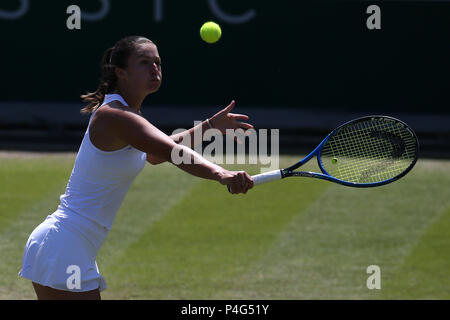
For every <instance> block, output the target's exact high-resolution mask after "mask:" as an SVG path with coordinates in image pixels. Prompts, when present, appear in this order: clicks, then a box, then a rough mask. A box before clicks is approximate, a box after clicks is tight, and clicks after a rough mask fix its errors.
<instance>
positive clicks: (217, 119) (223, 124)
mask: <svg viewBox="0 0 450 320" xmlns="http://www.w3.org/2000/svg"><path fill="white" fill-rule="evenodd" d="M235 105H236V102H235V101H234V100H232V101H231V103H230V104H229V105H228V106H226V107H225V108H224V109H222V110H220V111H219V112H217V113H216V114H215V115H213V116H212V117H211V118H209V123H210V125H211V127H212V128H214V129H217V130H219V131H220V132H221V133H222V134H225V133H226V130H227V129H233V130H235V129H244V130H247V129H253V125H251V124H250V123H246V122H242V121H246V120H248V116H247V115H244V114H237V113H230V111H231V110H232V109H233V108H234V106H235ZM210 125H209V124H208V121H207V120H205V121H202V122H201V123H199V124H198V125H196V126H195V127H192V128H191V129H189V130H186V131H183V132H180V133H177V134H174V135H171V136H170V138H171V139H172V140H173V141H175V142H176V143H180V142H185V141H189V142H190V145H188V147H189V148H191V149H193V148H195V144H194V143H195V142H196V141H195V139H194V134H195V135H196V136H199V135H200V133H199V132H202V134H204V133H205V131H206V130H208V129H211V127H210ZM188 136H189V138H188ZM202 138H203V136H202ZM147 161H148V162H149V163H151V164H153V165H156V164H160V163H162V162H164V160H163V159H159V158H157V157H155V156H154V155H151V154H147Z"/></svg>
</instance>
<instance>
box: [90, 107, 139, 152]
mask: <svg viewBox="0 0 450 320" xmlns="http://www.w3.org/2000/svg"><path fill="white" fill-rule="evenodd" d="M142 121H146V120H145V119H144V118H142V117H141V116H140V115H139V114H138V113H137V112H136V111H135V110H133V109H131V108H130V107H127V106H124V105H123V104H122V103H120V102H119V101H112V102H111V103H108V104H106V105H104V106H102V107H101V108H100V109H98V110H97V111H96V112H95V114H94V116H93V118H92V121H91V124H90V136H91V141H92V143H93V144H94V145H95V146H96V147H98V148H99V149H101V150H104V151H114V150H118V149H120V148H123V147H124V146H126V145H127V144H128V142H127V141H125V140H124V138H123V136H124V135H123V133H124V132H127V131H134V130H135V129H136V127H137V125H136V124H139V123H141V124H142Z"/></svg>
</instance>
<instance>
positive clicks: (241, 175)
mask: <svg viewBox="0 0 450 320" xmlns="http://www.w3.org/2000/svg"><path fill="white" fill-rule="evenodd" d="M229 186H230V187H229V189H228V190H229V191H230V192H231V193H232V194H239V193H244V194H246V193H247V191H248V190H249V189H251V188H253V179H252V177H251V176H249V175H248V174H247V172H245V171H238V172H235V175H234V177H233V179H232V181H231V183H230V184H229Z"/></svg>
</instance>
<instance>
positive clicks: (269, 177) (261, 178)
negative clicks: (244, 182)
mask: <svg viewBox="0 0 450 320" xmlns="http://www.w3.org/2000/svg"><path fill="white" fill-rule="evenodd" d="M282 178H283V177H282V175H281V170H279V169H277V170H273V171H269V172H264V173H261V174H257V175H255V176H252V179H253V185H254V186H256V185H259V184H263V183H266V182H270V181H275V180H280V179H282ZM227 188H228V192H230V193H231V189H230V185H227Z"/></svg>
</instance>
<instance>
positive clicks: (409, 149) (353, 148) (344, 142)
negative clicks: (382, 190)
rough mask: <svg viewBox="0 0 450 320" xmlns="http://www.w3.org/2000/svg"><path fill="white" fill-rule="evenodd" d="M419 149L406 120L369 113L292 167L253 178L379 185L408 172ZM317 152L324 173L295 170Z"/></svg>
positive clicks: (259, 181) (258, 181)
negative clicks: (305, 178) (300, 178)
mask: <svg viewBox="0 0 450 320" xmlns="http://www.w3.org/2000/svg"><path fill="white" fill-rule="evenodd" d="M418 152H419V141H418V139H417V136H416V134H415V133H414V131H413V130H412V129H411V128H410V127H409V126H408V125H407V124H406V123H404V122H403V121H400V120H398V119H395V118H392V117H387V116H376V115H375V116H367V117H362V118H358V119H354V120H351V121H349V122H346V123H344V124H342V125H341V126H339V127H337V128H336V129H334V130H333V131H332V132H331V133H330V134H328V136H327V137H326V138H325V139H323V141H322V142H321V143H320V144H319V145H318V146H317V147H316V149H314V151H312V152H311V153H310V154H309V155H307V156H306V157H305V158H303V159H302V160H300V161H299V162H297V163H296V164H294V165H292V166H290V167H289V168H286V169H281V170H274V171H269V172H266V173H262V174H258V175H255V176H252V178H253V182H254V185H255V186H256V185H260V184H263V183H266V182H270V181H274V180H279V179H284V178H288V177H309V178H318V179H323V180H327V181H332V182H336V183H339V184H341V185H344V186H350V187H359V188H366V187H377V186H381V185H385V184H388V183H391V182H394V181H396V180H398V179H400V178H401V177H403V176H404V175H406V174H407V173H408V172H409V171H410V170H411V169H412V168H413V167H414V165H415V163H416V161H417V157H418ZM314 156H317V164H318V165H319V168H320V170H321V171H322V173H317V172H310V171H294V170H296V169H298V168H299V167H301V166H302V165H304V164H305V163H306V162H308V161H309V160H311V158H313V157H314ZM228 190H230V188H229V186H228Z"/></svg>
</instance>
